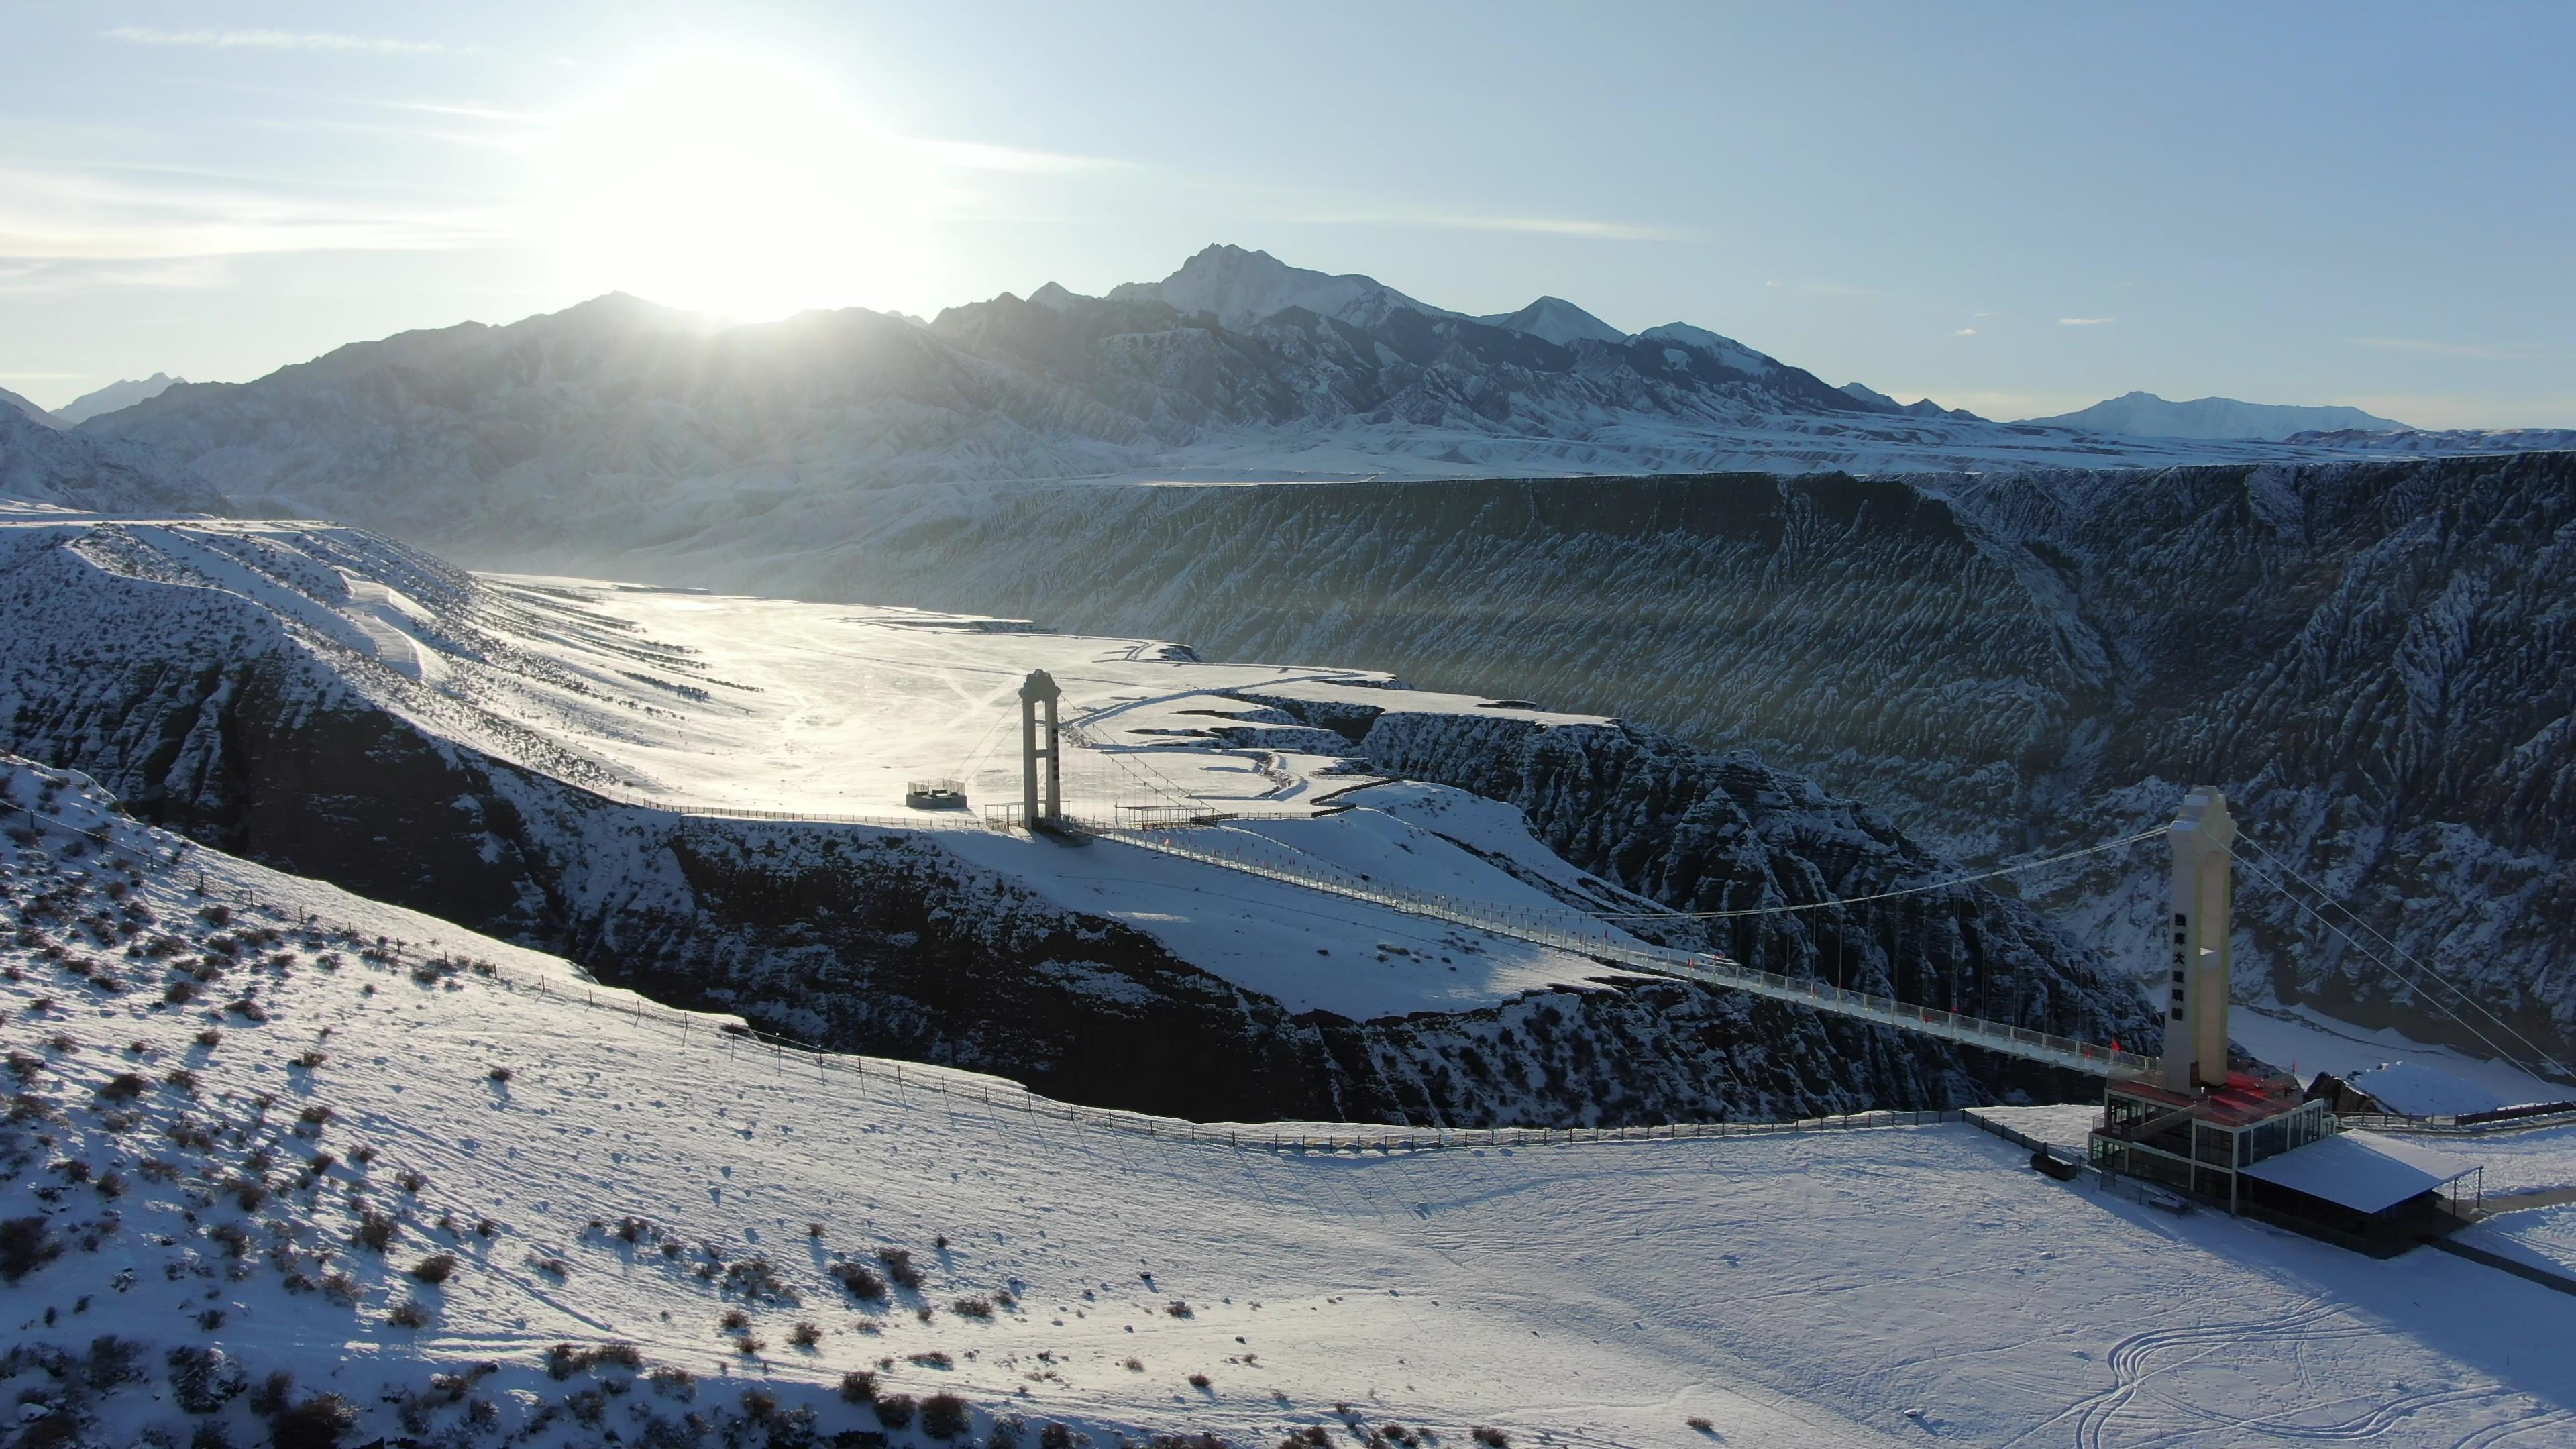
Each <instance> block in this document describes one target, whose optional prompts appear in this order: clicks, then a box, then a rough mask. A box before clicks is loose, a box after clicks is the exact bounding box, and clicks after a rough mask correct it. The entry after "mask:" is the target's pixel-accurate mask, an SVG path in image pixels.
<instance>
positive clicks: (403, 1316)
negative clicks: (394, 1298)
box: [385, 1298, 429, 1328]
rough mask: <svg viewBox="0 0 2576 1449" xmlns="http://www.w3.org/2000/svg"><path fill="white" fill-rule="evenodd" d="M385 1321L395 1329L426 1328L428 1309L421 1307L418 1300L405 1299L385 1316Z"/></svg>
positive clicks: (427, 1324)
mask: <svg viewBox="0 0 2576 1449" xmlns="http://www.w3.org/2000/svg"><path fill="white" fill-rule="evenodd" d="M385 1321H386V1322H388V1323H391V1324H393V1325H394V1326H395V1327H397V1328H427V1327H428V1326H429V1309H427V1308H426V1307H424V1306H422V1304H421V1302H420V1300H419V1299H416V1298H413V1299H406V1300H404V1301H403V1302H402V1303H401V1304H399V1305H397V1306H396V1307H395V1309H394V1311H393V1312H391V1313H388V1314H386V1315H385Z"/></svg>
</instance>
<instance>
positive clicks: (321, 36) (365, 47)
mask: <svg viewBox="0 0 2576 1449" xmlns="http://www.w3.org/2000/svg"><path fill="white" fill-rule="evenodd" d="M106 38H107V39H109V40H122V41H126V42H128V43H130V44H134V45H194V46H203V47H205V48H208V49H212V50H245V49H247V50H337V51H358V52H364V53H368V54H373V55H428V54H431V53H433V52H437V51H443V50H445V49H447V47H446V46H444V45H441V44H439V43H438V42H436V41H434V40H396V39H393V38H392V37H390V36H381V35H339V34H335V33H333V32H330V31H319V30H153V29H151V28H149V27H147V26H141V25H120V26H117V27H116V28H115V29H113V30H110V31H107V32H106Z"/></svg>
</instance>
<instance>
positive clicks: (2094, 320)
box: [2057, 317, 2120, 327]
mask: <svg viewBox="0 0 2576 1449" xmlns="http://www.w3.org/2000/svg"><path fill="white" fill-rule="evenodd" d="M2119 320H2120V319H2119V318H2117V317H2060V318H2058V319H2057V325H2058V326H2060V327H2107V326H2109V325H2110V324H2112V323H2114V322H2117V321H2119Z"/></svg>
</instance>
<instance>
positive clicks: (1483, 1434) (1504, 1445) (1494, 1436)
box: [1475, 1424, 1512, 1449]
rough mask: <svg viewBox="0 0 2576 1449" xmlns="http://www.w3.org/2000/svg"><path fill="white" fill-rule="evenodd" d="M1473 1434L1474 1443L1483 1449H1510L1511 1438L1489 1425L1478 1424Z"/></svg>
mask: <svg viewBox="0 0 2576 1449" xmlns="http://www.w3.org/2000/svg"><path fill="white" fill-rule="evenodd" d="M1475 1433H1476V1442H1477V1443H1479V1444H1482V1445H1484V1446H1485V1449H1511V1442H1512V1436H1511V1435H1509V1434H1506V1433H1504V1432H1503V1431H1502V1430H1500V1429H1497V1428H1495V1427H1494V1426H1493V1425H1491V1424H1478V1425H1477V1426H1476V1430H1475Z"/></svg>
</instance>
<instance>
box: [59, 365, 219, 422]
mask: <svg viewBox="0 0 2576 1449" xmlns="http://www.w3.org/2000/svg"><path fill="white" fill-rule="evenodd" d="M186 381H187V379H186V378H184V377H172V376H171V375H170V374H168V373H166V372H156V373H154V374H152V375H151V376H150V377H142V378H132V377H130V378H126V379H124V380H122V381H119V382H111V383H109V384H108V385H107V386H105V387H102V388H100V389H98V390H97V391H95V392H85V393H82V394H81V395H80V396H79V397H76V398H73V399H72V400H71V401H70V402H67V403H65V404H63V405H62V406H61V407H58V408H56V409H54V416H55V417H57V418H59V419H61V420H62V423H63V426H65V427H75V426H77V425H79V424H81V423H85V422H88V421H89V420H90V419H92V418H94V417H98V416H101V415H102V414H106V413H112V412H115V411H116V410H117V409H119V408H130V407H132V406H134V405H135V404H136V403H139V402H142V401H144V400H145V399H147V398H156V397H159V396H160V395H161V394H163V393H165V392H168V391H169V390H170V389H171V388H173V387H176V386H178V385H179V384H180V383H183V382H186Z"/></svg>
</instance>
